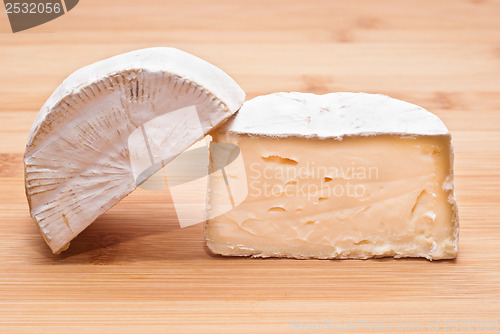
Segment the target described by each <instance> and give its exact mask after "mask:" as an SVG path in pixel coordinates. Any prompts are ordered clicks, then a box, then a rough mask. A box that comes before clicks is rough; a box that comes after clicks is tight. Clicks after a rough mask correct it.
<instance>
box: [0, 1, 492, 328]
mask: <svg viewBox="0 0 500 334" xmlns="http://www.w3.org/2000/svg"><path fill="white" fill-rule="evenodd" d="M1 12H2V13H1V14H0V18H1V21H0V29H1V31H0V60H1V62H0V101H1V102H0V332H2V333H25V332H26V333H27V332H30V333H48V332H50V333H74V332H76V333H80V332H92V333H100V332H110V333H152V332H158V333H218V334H219V333H297V332H307V333H311V332H332V333H350V332H375V331H376V330H377V329H378V332H389V330H388V329H389V327H388V326H389V325H390V326H391V329H392V332H402V333H412V332H419V333H438V332H443V333H450V332H453V333H460V332H471V330H470V329H473V332H486V333H492V332H500V330H499V329H498V328H499V327H498V326H500V324H499V323H498V322H499V321H500V221H499V218H498V217H499V216H500V206H499V202H500V2H499V1H494V0H473V1H465V0H456V1H455V0H444V1H435V0H413V1H398V0H382V1H371V0H361V1H331V0H324V1H298V0H279V1H264V0H251V1H250V0H248V1H237V0H215V1H195V0H187V1H177V2H173V1H168V2H165V1H160V0H151V1H131V0H122V1H105V2H104V1H97V0H86V1H80V3H79V4H78V5H77V6H76V7H75V8H74V9H73V10H72V11H71V12H69V13H68V14H66V15H64V16H62V17H60V18H58V19H56V20H54V21H51V22H49V23H46V24H44V25H42V26H39V27H37V28H33V29H30V30H27V31H24V32H19V33H16V34H13V33H12V32H11V31H10V27H9V24H8V21H7V16H6V14H5V12H4V11H3V9H2V10H1ZM149 46H173V47H177V48H180V49H183V50H185V51H188V52H191V53H193V54H195V55H197V56H199V57H202V58H204V59H206V60H208V61H210V62H212V63H213V64H215V65H217V66H219V67H220V68H222V69H224V70H225V71H226V72H227V73H229V74H230V75H231V76H232V77H233V78H235V80H236V81H237V82H238V83H240V85H241V86H242V87H243V89H244V90H245V91H246V92H247V94H248V97H249V98H252V97H254V96H257V95H260V94H267V93H271V92H275V91H303V92H313V93H325V92H333V91H354V92H358V91H363V92H370V93H383V94H388V95H390V96H392V97H395V98H399V99H403V100H407V101H409V102H412V103H416V104H418V105H421V106H423V107H425V108H427V109H428V110H430V111H432V112H434V113H436V114H437V115H439V116H440V117H441V118H442V119H443V121H444V122H445V123H446V125H447V126H448V127H449V129H450V131H451V133H452V135H453V143H454V145H455V166H456V169H455V170H456V192H457V199H458V203H459V209H460V224H461V230H460V243H459V257H458V259H457V260H455V261H435V262H429V261H426V260H394V259H381V260H366V261H351V260H349V261H315V260H310V261H309V260H307V261H304V260H303V261H300V260H285V259H266V260H263V259H249V258H223V257H218V256H213V255H211V254H210V252H209V251H208V250H207V248H206V247H205V245H204V236H203V226H202V224H197V225H195V226H191V227H188V228H183V229H181V228H180V227H179V225H178V223H177V219H176V216H175V213H174V210H173V205H172V203H171V201H170V199H169V195H168V193H167V192H162V191H148V190H143V189H139V190H137V191H136V192H134V193H133V194H132V195H130V196H129V197H128V198H126V199H125V200H124V201H122V202H120V203H119V204H118V205H117V206H115V207H114V208H113V209H111V210H110V211H109V212H108V213H106V214H105V215H103V216H102V217H101V218H99V219H98V220H97V221H96V222H95V223H94V224H93V225H91V226H90V228H88V229H87V230H86V231H84V232H83V233H82V234H81V235H80V236H79V237H78V238H76V239H75V240H74V241H73V242H72V244H71V248H70V249H69V250H68V251H66V252H64V253H63V254H62V255H53V254H51V252H50V250H49V248H48V247H47V246H46V245H45V243H44V241H43V240H42V237H41V236H40V234H39V233H38V231H37V229H36V227H35V225H34V224H33V222H32V220H31V218H30V216H29V212H28V205H27V202H26V199H25V196H24V183H23V165H22V156H23V152H24V145H25V143H26V139H27V135H28V132H29V129H30V127H31V124H32V121H33V120H34V118H35V115H36V113H37V111H38V110H39V109H40V107H41V106H42V104H43V103H44V102H45V100H46V99H47V97H48V96H49V95H50V94H51V92H52V91H53V90H54V89H55V88H56V86H57V85H58V84H59V83H60V82H61V81H62V80H63V79H64V78H65V77H66V76H67V75H68V74H70V73H71V72H73V71H74V70H76V69H78V68H79V67H81V66H84V65H87V64H89V63H92V62H94V61H97V60H100V59H103V58H106V57H109V56H112V55H115V54H119V53H122V52H125V51H129V50H133V49H138V48H143V47H149ZM69 155H70V154H69ZM68 158H69V159H70V156H69V157H68ZM89 209H90V208H89ZM495 321H496V327H495ZM370 326H371V327H370ZM436 326H438V327H436ZM455 326H456V327H455ZM480 326H482V329H479V328H480ZM488 326H489V329H486V328H487V327H488ZM307 328H312V330H306V329H307ZM495 328H497V329H496V330H495Z"/></svg>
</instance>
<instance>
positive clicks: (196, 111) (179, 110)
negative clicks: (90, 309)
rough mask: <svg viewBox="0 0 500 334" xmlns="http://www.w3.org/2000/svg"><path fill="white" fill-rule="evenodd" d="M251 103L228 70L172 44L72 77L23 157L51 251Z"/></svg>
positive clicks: (43, 115)
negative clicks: (248, 102)
mask: <svg viewBox="0 0 500 334" xmlns="http://www.w3.org/2000/svg"><path fill="white" fill-rule="evenodd" d="M244 99H245V94H244V92H243V91H242V90H241V88H240V87H239V86H238V85H237V84H236V83H235V82H234V80H232V79H231V78H230V77H229V76H228V75H227V74H226V73H224V72H223V71H222V70H220V69H218V68H217V67H215V66H213V65H211V64H209V63H207V62H205V61H204V60H202V59H200V58H197V57H195V56H193V55H190V54H188V53H185V52H182V51H180V50H176V49H172V48H151V49H144V50H138V51H133V52H129V53H126V54H123V55H119V56H116V57H112V58H109V59H106V60H103V61H100V62H97V63H95V64H92V65H89V66H87V67H84V68H82V69H80V70H78V71H76V72H75V73H73V74H71V75H70V76H69V77H68V78H67V79H66V80H64V82H63V83H62V84H61V85H60V86H59V87H58V88H57V89H56V90H55V91H54V93H53V94H52V95H51V96H50V98H49V99H48V100H47V102H46V103H45V104H44V106H43V107H42V109H41V111H40V113H39V114H38V116H37V118H36V119H35V122H34V124H33V127H32V130H31V133H30V136H29V139H28V143H27V146H26V153H25V157H24V163H25V183H26V196H27V198H28V202H29V205H30V212H31V216H32V217H33V219H34V221H35V222H36V224H37V225H38V227H39V229H40V231H41V233H42V235H43V237H44V238H45V240H46V242H47V243H48V245H49V246H50V248H51V249H52V250H53V252H55V253H59V252H61V251H63V250H65V249H66V248H67V247H68V245H69V241H70V240H72V239H73V238H74V237H75V236H76V235H78V234H79V233H80V232H81V231H82V230H83V229H84V228H86V227H87V226H88V225H89V224H91V223H92V222H93V221H94V220H95V219H96V218H97V217H99V216H100V215H101V214H102V213H104V212H105V211H106V210H108V209H109V208H110V207H112V206H113V205H114V204H116V203H117V202H118V201H120V200H121V199H122V198H123V197H125V196H126V195H128V194H129V193H130V192H132V191H133V190H134V189H135V188H136V186H137V185H139V184H141V183H142V182H144V181H145V180H146V179H147V178H148V177H149V176H151V175H152V174H154V172H156V171H157V170H158V169H160V168H161V167H162V166H164V165H165V164H167V163H168V162H169V161H171V160H172V159H174V158H175V157H176V156H177V155H179V154H180V153H181V152H183V151H184V150H185V149H187V148H188V147H190V146H191V145H192V144H194V143H195V142H196V141H198V140H199V139H201V138H203V137H204V136H205V134H206V133H208V132H209V131H210V130H211V129H212V128H214V127H215V126H217V125H219V124H220V123H222V122H223V121H225V120H226V119H227V118H228V117H230V116H231V115H232V114H233V113H234V112H236V110H238V109H239V107H240V106H241V104H242V103H243V101H244Z"/></svg>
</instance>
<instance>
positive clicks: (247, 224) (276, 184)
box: [205, 93, 458, 260]
mask: <svg viewBox="0 0 500 334" xmlns="http://www.w3.org/2000/svg"><path fill="white" fill-rule="evenodd" d="M211 135H212V136H213V145H220V144H225V145H228V144H231V145H234V147H238V149H239V153H240V155H241V157H242V159H243V161H244V166H245V167H244V168H243V169H235V170H229V169H228V170H227V171H226V172H225V175H224V177H223V178H222V177H220V176H218V175H217V174H213V175H211V177H210V181H209V186H210V187H209V194H208V205H209V208H210V211H211V212H209V215H208V216H209V217H213V218H211V219H209V220H207V222H206V225H205V233H206V239H207V245H208V247H209V248H210V250H211V251H212V252H214V253H217V254H222V255H239V256H254V257H290V258H301V259H303V258H318V259H334V258H339V259H348V258H354V259H366V258H372V257H386V256H390V257H396V258H400V257H425V258H427V259H429V260H437V259H452V258H455V257H456V256H457V241H458V216H457V206H456V202H455V197H454V188H453V151H452V146H451V136H450V134H449V132H448V130H447V129H446V127H445V125H444V124H443V123H442V122H441V120H440V119H439V118H438V117H437V116H435V115H433V114H431V113H429V112H428V111H426V110H424V109H422V108H420V107H418V106H416V105H413V104H410V103H406V102H403V101H399V100H395V99H392V98H389V97H387V96H383V95H373V94H363V93H332V94H326V95H314V94H304V93H277V94H271V95H267V96H261V97H257V98H254V99H253V100H250V101H248V102H246V103H245V104H244V105H243V107H242V108H241V109H240V111H239V112H238V113H237V114H236V115H234V116H233V117H232V118H231V119H230V120H229V121H228V122H226V123H225V124H224V125H223V126H222V127H221V128H219V129H217V130H216V131H214V132H212V133H211ZM228 180H229V182H228ZM235 184H237V185H238V188H237V189H239V190H240V191H242V190H241V189H244V191H245V192H247V196H246V198H245V199H244V200H243V201H241V203H239V204H238V205H233V207H232V208H231V209H224V210H221V205H222V204H221V203H223V202H224V201H221V198H225V197H226V196H227V195H226V194H227V188H228V187H230V186H231V185H235ZM214 213H215V214H214Z"/></svg>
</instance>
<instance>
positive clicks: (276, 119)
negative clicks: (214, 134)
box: [224, 92, 448, 138]
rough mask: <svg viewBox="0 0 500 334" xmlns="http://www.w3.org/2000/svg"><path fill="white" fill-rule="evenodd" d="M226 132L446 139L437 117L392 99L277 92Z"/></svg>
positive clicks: (244, 111) (253, 103)
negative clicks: (414, 136) (434, 137)
mask: <svg viewBox="0 0 500 334" xmlns="http://www.w3.org/2000/svg"><path fill="white" fill-rule="evenodd" d="M224 129H225V131H228V132H231V133H239V134H252V135H265V136H277V137H287V136H303V137H315V138H342V137H344V136H349V135H376V134H400V135H444V134H448V129H447V128H446V126H445V125H444V123H443V122H442V121H441V120H440V119H439V118H438V117H437V116H436V115H434V114H432V113H430V112H428V111H427V110H425V109H424V108H421V107H419V106H417V105H414V104H411V103H408V102H404V101H400V100H396V99H393V98H390V97H389V96H385V95H379V94H366V93H330V94H324V95H316V94H309V93H297V92H292V93H274V94H269V95H264V96H258V97H256V98H254V99H252V100H249V101H247V102H245V103H244V104H243V106H242V107H241V109H240V111H239V112H238V115H237V117H233V118H232V119H230V120H229V121H228V122H227V123H225V124H224Z"/></svg>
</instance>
